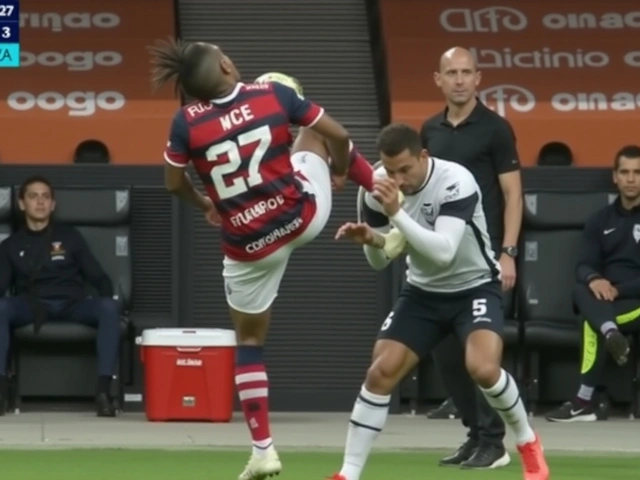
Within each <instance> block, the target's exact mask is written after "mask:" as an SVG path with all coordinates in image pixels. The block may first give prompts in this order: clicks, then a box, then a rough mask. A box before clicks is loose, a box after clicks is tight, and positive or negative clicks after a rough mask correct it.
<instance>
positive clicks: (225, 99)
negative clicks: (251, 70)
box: [211, 82, 244, 105]
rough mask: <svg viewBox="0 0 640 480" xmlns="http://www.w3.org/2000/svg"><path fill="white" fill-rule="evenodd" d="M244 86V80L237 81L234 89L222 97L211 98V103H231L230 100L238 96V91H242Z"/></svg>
mask: <svg viewBox="0 0 640 480" xmlns="http://www.w3.org/2000/svg"><path fill="white" fill-rule="evenodd" d="M242 87H244V83H242V82H238V83H236V86H235V87H234V88H233V91H232V92H231V93H230V94H229V95H226V96H224V97H222V98H212V99H211V103H213V104H215V105H221V104H224V103H229V102H230V101H232V100H233V99H234V98H236V97H237V96H238V93H239V92H240V89H241V88H242Z"/></svg>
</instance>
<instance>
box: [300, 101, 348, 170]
mask: <svg viewBox="0 0 640 480" xmlns="http://www.w3.org/2000/svg"><path fill="white" fill-rule="evenodd" d="M310 128H312V129H313V130H314V131H315V132H317V133H318V134H320V135H322V136H323V137H324V138H325V139H326V142H327V147H328V148H329V153H331V159H332V163H331V169H332V170H333V172H334V173H335V174H336V175H338V176H346V175H347V172H348V170H349V165H350V164H351V142H350V141H349V132H348V131H347V129H346V128H344V127H343V126H342V125H341V124H340V123H339V122H338V121H336V120H335V119H334V118H333V117H331V116H330V115H329V114H328V113H326V112H325V113H324V114H323V115H322V116H321V117H320V118H319V119H318V121H317V122H316V123H315V124H314V125H313V126H312V127H310Z"/></svg>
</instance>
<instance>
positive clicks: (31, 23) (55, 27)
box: [20, 12, 120, 32]
mask: <svg viewBox="0 0 640 480" xmlns="http://www.w3.org/2000/svg"><path fill="white" fill-rule="evenodd" d="M118 25H120V17H119V16H118V15H116V14H115V13H110V12H100V13H87V12H71V13H66V14H60V13H56V12H47V13H28V12H22V13H20V28H42V29H45V30H51V31H52V32H62V31H63V30H66V29H69V30H79V29H85V30H86V29H89V28H115V27H117V26H118Z"/></svg>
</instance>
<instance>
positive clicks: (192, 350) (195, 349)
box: [176, 347, 202, 353]
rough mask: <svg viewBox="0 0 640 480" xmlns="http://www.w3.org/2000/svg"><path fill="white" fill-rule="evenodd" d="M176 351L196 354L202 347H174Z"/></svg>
mask: <svg viewBox="0 0 640 480" xmlns="http://www.w3.org/2000/svg"><path fill="white" fill-rule="evenodd" d="M176 350H177V351H179V352H182V353H197V352H199V351H200V350H202V347H176Z"/></svg>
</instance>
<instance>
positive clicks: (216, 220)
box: [203, 198, 222, 227]
mask: <svg viewBox="0 0 640 480" xmlns="http://www.w3.org/2000/svg"><path fill="white" fill-rule="evenodd" d="M203 211H204V218H205V220H206V221H207V223H209V225H213V226H214V227H219V226H220V225H222V217H221V216H220V213H218V209H217V208H216V206H215V205H214V204H213V202H212V201H211V199H210V198H205V208H204V210H203Z"/></svg>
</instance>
